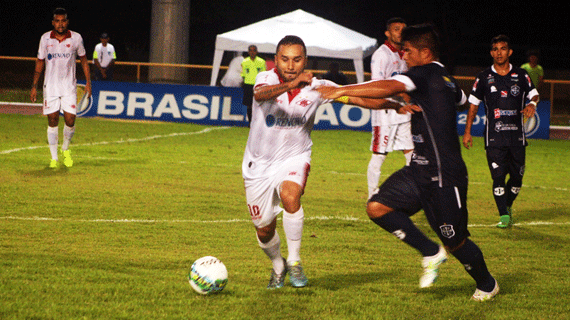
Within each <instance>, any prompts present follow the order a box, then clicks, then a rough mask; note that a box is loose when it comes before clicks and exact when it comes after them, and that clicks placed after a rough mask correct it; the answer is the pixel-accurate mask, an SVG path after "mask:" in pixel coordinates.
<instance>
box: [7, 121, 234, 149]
mask: <svg viewBox="0 0 570 320" xmlns="http://www.w3.org/2000/svg"><path fill="white" fill-rule="evenodd" d="M229 128H230V127H210V128H206V129H203V130H201V131H195V132H177V133H170V134H163V135H155V136H149V137H144V138H138V139H126V140H117V141H99V142H93V143H83V144H74V145H73V146H74V147H91V146H98V145H107V144H118V143H132V142H141V141H149V140H156V139H162V138H171V137H180V136H191V135H197V134H204V133H208V132H210V131H213V130H220V129H229ZM42 148H48V145H44V146H31V147H23V148H16V149H10V150H2V151H0V154H9V153H14V152H18V151H25V150H34V149H42Z"/></svg>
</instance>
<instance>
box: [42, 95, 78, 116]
mask: <svg viewBox="0 0 570 320" xmlns="http://www.w3.org/2000/svg"><path fill="white" fill-rule="evenodd" d="M76 105H77V94H70V95H68V96H63V97H47V98H44V108H43V109H44V115H46V114H51V113H54V112H58V111H64V112H67V113H71V114H77V107H76Z"/></svg>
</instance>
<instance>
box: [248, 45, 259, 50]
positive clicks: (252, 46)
mask: <svg viewBox="0 0 570 320" xmlns="http://www.w3.org/2000/svg"><path fill="white" fill-rule="evenodd" d="M251 48H255V51H257V46H256V45H254V44H250V45H249V47H247V51H249V49H251Z"/></svg>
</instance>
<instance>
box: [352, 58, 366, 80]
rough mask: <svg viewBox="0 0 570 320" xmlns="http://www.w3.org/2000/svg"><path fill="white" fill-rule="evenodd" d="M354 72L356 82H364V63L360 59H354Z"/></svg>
mask: <svg viewBox="0 0 570 320" xmlns="http://www.w3.org/2000/svg"><path fill="white" fill-rule="evenodd" d="M354 70H355V71H356V82H357V83H361V82H364V63H363V62H362V59H354Z"/></svg>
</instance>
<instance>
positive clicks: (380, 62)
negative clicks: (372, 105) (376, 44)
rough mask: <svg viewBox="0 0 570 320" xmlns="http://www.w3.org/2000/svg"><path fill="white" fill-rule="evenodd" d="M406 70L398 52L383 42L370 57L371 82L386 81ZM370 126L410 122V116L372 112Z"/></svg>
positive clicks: (391, 112)
mask: <svg viewBox="0 0 570 320" xmlns="http://www.w3.org/2000/svg"><path fill="white" fill-rule="evenodd" d="M407 70H408V67H407V66H406V62H405V61H404V60H403V59H402V57H401V56H400V53H399V51H398V50H397V49H396V48H394V47H393V46H392V45H390V43H388V42H385V43H384V44H383V45H381V46H380V48H378V50H376V51H375V52H374V54H373V55H372V62H371V63H370V71H371V73H372V76H371V78H372V80H386V79H389V78H391V77H393V76H395V75H397V74H400V73H404V72H406V71H407ZM371 115H372V116H371V117H372V120H371V121H372V126H386V125H393V124H398V123H403V122H408V121H411V119H412V116H411V115H410V114H398V113H397V112H396V110H392V109H389V110H372V112H371Z"/></svg>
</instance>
